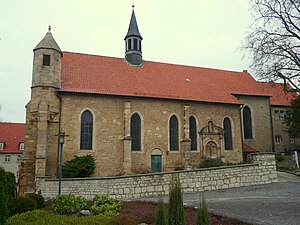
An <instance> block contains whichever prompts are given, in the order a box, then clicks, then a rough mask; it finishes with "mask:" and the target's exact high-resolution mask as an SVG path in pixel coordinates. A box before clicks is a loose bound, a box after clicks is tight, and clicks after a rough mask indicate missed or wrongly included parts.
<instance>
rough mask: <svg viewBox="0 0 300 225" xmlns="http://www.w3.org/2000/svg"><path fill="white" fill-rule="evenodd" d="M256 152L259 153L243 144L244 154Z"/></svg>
mask: <svg viewBox="0 0 300 225" xmlns="http://www.w3.org/2000/svg"><path fill="white" fill-rule="evenodd" d="M255 152H258V151H257V150H256V149H255V148H253V147H251V146H249V145H246V144H245V143H243V153H255Z"/></svg>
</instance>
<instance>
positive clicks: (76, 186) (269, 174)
mask: <svg viewBox="0 0 300 225" xmlns="http://www.w3.org/2000/svg"><path fill="white" fill-rule="evenodd" d="M172 174H179V177H180V181H181V185H182V190H183V192H199V191H210V190H217V189H225V188H231V187H242V186H250V185H260V184H268V183H272V182H276V181H277V173H276V163H275V155H274V154H270V153H260V154H253V163H251V164H244V165H236V166H226V167H222V168H209V169H197V170H188V171H176V172H167V173H157V174H144V175H132V176H122V177H105V178H81V179H63V181H62V194H74V195H77V196H84V197H85V198H87V199H92V198H93V197H94V195H95V194H109V195H110V196H112V197H114V198H118V199H135V198H141V197H150V196H158V195H161V194H162V195H164V194H168V193H169V184H170V181H171V178H172ZM37 190H38V191H39V190H41V193H42V195H43V196H44V198H46V199H51V198H53V197H55V196H56V195H57V193H58V180H54V179H48V180H47V179H44V178H37Z"/></svg>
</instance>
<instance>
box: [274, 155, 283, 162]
mask: <svg viewBox="0 0 300 225" xmlns="http://www.w3.org/2000/svg"><path fill="white" fill-rule="evenodd" d="M275 159H276V162H283V161H284V156H282V155H276V156H275Z"/></svg>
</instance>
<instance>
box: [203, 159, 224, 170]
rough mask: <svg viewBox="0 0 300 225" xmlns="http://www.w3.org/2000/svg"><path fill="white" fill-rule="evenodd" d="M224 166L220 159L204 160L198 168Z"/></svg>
mask: <svg viewBox="0 0 300 225" xmlns="http://www.w3.org/2000/svg"><path fill="white" fill-rule="evenodd" d="M226 165H227V164H226V163H224V162H223V161H222V160H221V159H220V158H206V159H204V160H203V161H202V162H201V163H200V165H199V168H209V167H219V166H226Z"/></svg>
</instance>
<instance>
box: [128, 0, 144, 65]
mask: <svg viewBox="0 0 300 225" xmlns="http://www.w3.org/2000/svg"><path fill="white" fill-rule="evenodd" d="M124 40H125V48H126V52H125V59H126V61H127V62H129V63H130V64H131V65H134V66H142V65H143V58H142V40H143V38H142V35H141V34H140V32H139V28H138V25H137V22H136V18H135V13H134V5H132V14H131V19H130V23H129V27H128V32H127V35H126V36H125V39H124Z"/></svg>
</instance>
